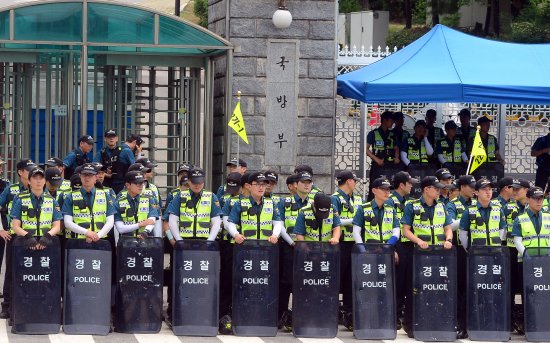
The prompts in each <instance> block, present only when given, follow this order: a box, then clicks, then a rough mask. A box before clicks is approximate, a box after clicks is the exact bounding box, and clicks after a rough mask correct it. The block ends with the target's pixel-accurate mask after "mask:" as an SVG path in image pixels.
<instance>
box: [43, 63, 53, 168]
mask: <svg viewBox="0 0 550 343" xmlns="http://www.w3.org/2000/svg"><path fill="white" fill-rule="evenodd" d="M46 61H47V62H46V104H45V105H46V108H45V115H44V121H45V128H46V131H45V135H44V136H45V138H46V139H45V146H44V149H45V150H44V151H45V153H44V158H45V159H48V158H49V157H50V156H51V154H52V149H51V146H52V139H55V137H52V61H53V58H52V56H48V57H47V59H46Z"/></svg>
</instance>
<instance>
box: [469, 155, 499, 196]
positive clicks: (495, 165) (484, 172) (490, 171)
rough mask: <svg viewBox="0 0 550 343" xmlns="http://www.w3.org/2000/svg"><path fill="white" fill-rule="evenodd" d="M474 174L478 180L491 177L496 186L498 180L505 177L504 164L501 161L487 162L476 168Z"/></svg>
mask: <svg viewBox="0 0 550 343" xmlns="http://www.w3.org/2000/svg"><path fill="white" fill-rule="evenodd" d="M472 175H473V176H474V177H475V178H476V180H479V179H481V178H486V179H489V180H490V181H491V182H492V183H493V184H494V185H495V186H496V185H497V183H498V180H500V179H502V178H503V177H504V166H503V165H502V163H499V162H485V163H483V164H482V165H480V166H479V168H477V169H476V170H474V171H473V172H472ZM495 190H496V188H495Z"/></svg>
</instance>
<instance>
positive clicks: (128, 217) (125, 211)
mask: <svg viewBox="0 0 550 343" xmlns="http://www.w3.org/2000/svg"><path fill="white" fill-rule="evenodd" d="M129 196H130V195H129V194H125V195H123V196H121V197H119V198H118V207H119V208H120V216H121V217H122V222H123V223H124V225H132V224H138V223H139V222H142V221H144V220H147V218H149V208H150V206H151V199H152V198H151V196H149V195H143V194H140V196H139V202H138V206H137V213H134V211H133V210H132V206H131V205H130V200H128V198H129ZM143 231H145V227H140V228H138V229H137V230H134V231H133V232H131V233H130V235H133V236H134V237H137V235H138V234H140V233H142V232H143Z"/></svg>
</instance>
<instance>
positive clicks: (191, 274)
mask: <svg viewBox="0 0 550 343" xmlns="http://www.w3.org/2000/svg"><path fill="white" fill-rule="evenodd" d="M173 261H174V266H173V271H172V273H173V274H172V275H173V278H172V282H173V287H172V292H173V293H172V331H174V334H175V335H186V336H216V335H217V333H218V298H219V276H220V250H219V247H218V242H209V241H205V240H193V239H189V240H182V241H178V242H176V245H175V246H174V258H173Z"/></svg>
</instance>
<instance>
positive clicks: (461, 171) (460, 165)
mask: <svg viewBox="0 0 550 343" xmlns="http://www.w3.org/2000/svg"><path fill="white" fill-rule="evenodd" d="M443 166H444V167H445V168H447V169H449V171H450V172H451V174H453V176H454V177H455V179H458V178H459V177H460V176H461V175H465V174H466V168H467V165H466V163H464V162H448V163H445V164H444V165H443Z"/></svg>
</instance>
